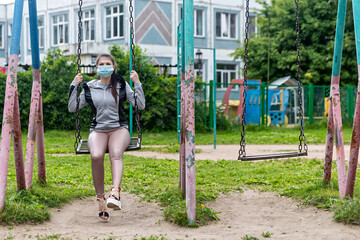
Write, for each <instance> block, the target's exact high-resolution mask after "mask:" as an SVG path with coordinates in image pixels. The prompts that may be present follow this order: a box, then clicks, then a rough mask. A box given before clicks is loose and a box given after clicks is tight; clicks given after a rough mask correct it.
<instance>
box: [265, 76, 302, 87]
mask: <svg viewBox="0 0 360 240" xmlns="http://www.w3.org/2000/svg"><path fill="white" fill-rule="evenodd" d="M282 85H288V86H297V85H298V81H297V80H296V79H294V78H292V77H291V76H286V77H282V78H278V79H276V80H275V81H273V82H272V83H271V84H270V86H269V88H270V89H271V88H272V89H274V88H277V87H279V86H282Z"/></svg>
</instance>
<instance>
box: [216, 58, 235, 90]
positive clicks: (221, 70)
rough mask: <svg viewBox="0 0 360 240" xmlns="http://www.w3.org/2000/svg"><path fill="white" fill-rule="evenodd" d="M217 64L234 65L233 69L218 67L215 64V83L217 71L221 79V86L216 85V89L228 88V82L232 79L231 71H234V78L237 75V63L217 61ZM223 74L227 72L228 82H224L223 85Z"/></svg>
mask: <svg viewBox="0 0 360 240" xmlns="http://www.w3.org/2000/svg"><path fill="white" fill-rule="evenodd" d="M219 64H222V65H224V66H226V65H231V66H234V67H235V69H218V66H216V84H218V83H219V79H218V73H220V74H221V79H220V83H221V86H220V87H219V86H216V89H218V90H226V89H227V88H228V86H229V84H230V83H231V81H232V80H233V79H232V78H231V73H234V75H235V77H234V79H236V78H237V76H236V75H237V64H229V63H219ZM216 65H218V64H216ZM224 74H228V77H229V82H228V83H226V86H224V85H225V84H224V77H223V76H224ZM232 90H237V87H233V88H232Z"/></svg>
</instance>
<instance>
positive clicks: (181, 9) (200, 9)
mask: <svg viewBox="0 0 360 240" xmlns="http://www.w3.org/2000/svg"><path fill="white" fill-rule="evenodd" d="M179 6H180V10H179V18H178V19H179V23H180V22H181V20H182V17H183V16H182V14H183V8H182V5H179ZM196 11H201V12H202V28H203V34H202V35H197V34H196V25H197V22H196V21H197V18H196V15H197V12H196ZM205 12H206V9H202V8H197V7H194V37H196V38H205V37H206V36H205V30H206V29H205V27H206V25H205V20H206V19H205Z"/></svg>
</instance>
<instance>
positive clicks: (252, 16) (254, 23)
mask: <svg viewBox="0 0 360 240" xmlns="http://www.w3.org/2000/svg"><path fill="white" fill-rule="evenodd" d="M251 18H252V19H253V20H254V21H253V22H252V24H253V25H254V32H252V34H253V36H251V33H250V32H249V39H254V38H256V35H257V15H256V14H252V13H250V16H249V20H251ZM249 29H250V23H249Z"/></svg>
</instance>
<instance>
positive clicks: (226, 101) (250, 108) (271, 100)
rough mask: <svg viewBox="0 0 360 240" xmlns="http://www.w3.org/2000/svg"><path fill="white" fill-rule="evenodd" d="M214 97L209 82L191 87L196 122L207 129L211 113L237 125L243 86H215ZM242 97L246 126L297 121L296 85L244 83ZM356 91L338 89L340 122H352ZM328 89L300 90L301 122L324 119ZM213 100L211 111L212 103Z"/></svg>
mask: <svg viewBox="0 0 360 240" xmlns="http://www.w3.org/2000/svg"><path fill="white" fill-rule="evenodd" d="M215 85H216V96H215V97H214V96H213V94H212V93H213V81H210V83H196V84H195V86H196V87H195V91H196V93H195V99H196V106H197V111H196V114H197V116H196V120H197V121H202V122H203V124H204V125H205V126H207V127H209V128H211V126H213V125H212V123H213V119H214V116H215V115H214V114H213V113H214V111H215V113H216V118H217V121H218V120H219V119H218V118H220V117H222V116H223V117H225V119H226V120H227V121H230V122H232V123H233V124H241V120H242V119H241V115H242V112H243V107H242V106H243V100H244V98H243V93H244V86H243V84H240V83H235V84H233V83H232V84H226V85H224V84H223V83H222V84H221V83H216V84H215ZM246 90H247V91H246V92H247V97H246V114H245V115H246V118H245V122H246V124H256V125H268V126H269V125H287V124H297V123H298V122H299V107H300V99H299V93H298V87H297V86H275V85H267V84H265V83H260V81H257V80H255V81H251V80H250V81H248V85H247V89H246ZM356 93H357V88H356V87H352V86H347V87H341V88H340V94H341V109H342V118H343V121H348V122H350V123H352V121H353V117H354V108H355V103H356ZM329 96H330V86H316V85H313V84H309V85H304V86H303V87H302V101H301V102H302V106H303V111H304V121H305V122H307V123H310V124H312V123H314V122H316V121H321V120H324V119H326V118H327V114H328V110H329V104H330V101H329ZM214 100H215V101H216V109H214V107H213V106H214V104H213V101H214Z"/></svg>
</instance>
